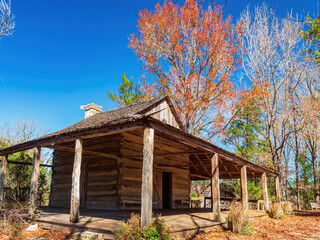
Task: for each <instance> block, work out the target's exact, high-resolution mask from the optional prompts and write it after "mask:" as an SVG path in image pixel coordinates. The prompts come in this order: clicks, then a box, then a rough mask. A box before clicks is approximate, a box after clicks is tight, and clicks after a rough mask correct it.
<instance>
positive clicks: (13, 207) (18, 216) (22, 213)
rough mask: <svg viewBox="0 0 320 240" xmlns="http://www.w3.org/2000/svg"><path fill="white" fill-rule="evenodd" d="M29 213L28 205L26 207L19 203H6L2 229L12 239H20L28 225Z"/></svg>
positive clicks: (3, 211)
mask: <svg viewBox="0 0 320 240" xmlns="http://www.w3.org/2000/svg"><path fill="white" fill-rule="evenodd" d="M27 213H28V208H27V205H26V206H24V205H22V204H20V203H18V202H11V203H7V202H6V203H5V207H4V208H3V210H2V216H3V219H1V220H2V227H3V228H4V229H5V232H6V234H7V236H8V237H9V238H10V239H11V238H16V237H20V235H21V231H22V229H23V228H24V227H26V226H27V225H28V222H27Z"/></svg>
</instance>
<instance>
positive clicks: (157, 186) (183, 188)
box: [119, 130, 190, 209]
mask: <svg viewBox="0 0 320 240" xmlns="http://www.w3.org/2000/svg"><path fill="white" fill-rule="evenodd" d="M187 150H188V149H187V148H186V146H184V145H182V144H178V143H176V142H175V141H168V139H167V138H165V137H161V136H159V135H157V133H155V143H154V164H153V169H154V171H153V176H154V181H153V182H154V183H153V185H154V188H153V201H157V202H159V208H161V207H162V202H160V200H161V198H162V172H163V171H165V172H169V173H171V176H172V202H171V207H172V208H176V202H177V200H187V199H189V197H190V181H189V170H190V167H189V156H188V155H176V154H173V155H170V156H157V155H161V154H167V153H169V152H172V153H175V152H181V151H187ZM142 151H143V131H142V130H139V131H131V132H125V133H122V139H121V164H122V165H121V169H120V185H121V188H120V191H119V198H120V199H121V200H136V201H140V200H141V184H142V156H143V154H142ZM128 209H139V206H137V205H135V206H134V205H132V206H130V205H129V208H128Z"/></svg>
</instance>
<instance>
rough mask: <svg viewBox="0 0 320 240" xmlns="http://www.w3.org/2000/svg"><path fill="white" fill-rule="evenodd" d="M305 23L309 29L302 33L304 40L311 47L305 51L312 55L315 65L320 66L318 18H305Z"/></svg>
mask: <svg viewBox="0 0 320 240" xmlns="http://www.w3.org/2000/svg"><path fill="white" fill-rule="evenodd" d="M305 23H306V24H307V25H308V26H309V29H308V30H307V31H305V32H304V38H305V39H306V40H307V41H308V42H310V43H311V47H310V48H309V49H307V50H306V51H307V52H308V53H310V54H311V55H312V57H313V58H314V59H315V60H316V62H317V64H318V65H319V64H320V16H319V17H318V18H316V19H312V18H310V17H309V16H307V17H306V20H305Z"/></svg>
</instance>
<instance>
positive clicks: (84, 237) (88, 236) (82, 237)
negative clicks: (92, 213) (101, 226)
mask: <svg viewBox="0 0 320 240" xmlns="http://www.w3.org/2000/svg"><path fill="white" fill-rule="evenodd" d="M73 237H74V239H75V240H102V239H103V236H102V234H101V233H94V232H76V233H74V234H73Z"/></svg>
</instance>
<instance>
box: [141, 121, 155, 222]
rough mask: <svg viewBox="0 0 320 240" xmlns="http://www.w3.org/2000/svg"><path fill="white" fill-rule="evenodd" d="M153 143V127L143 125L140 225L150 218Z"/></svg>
mask: <svg viewBox="0 0 320 240" xmlns="http://www.w3.org/2000/svg"><path fill="white" fill-rule="evenodd" d="M153 144H154V129H153V128H151V127H149V126H147V125H144V134H143V168H142V186H141V227H142V228H144V227H146V226H148V225H149V224H150V223H151V218H152V183H153V176H152V174H153Z"/></svg>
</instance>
